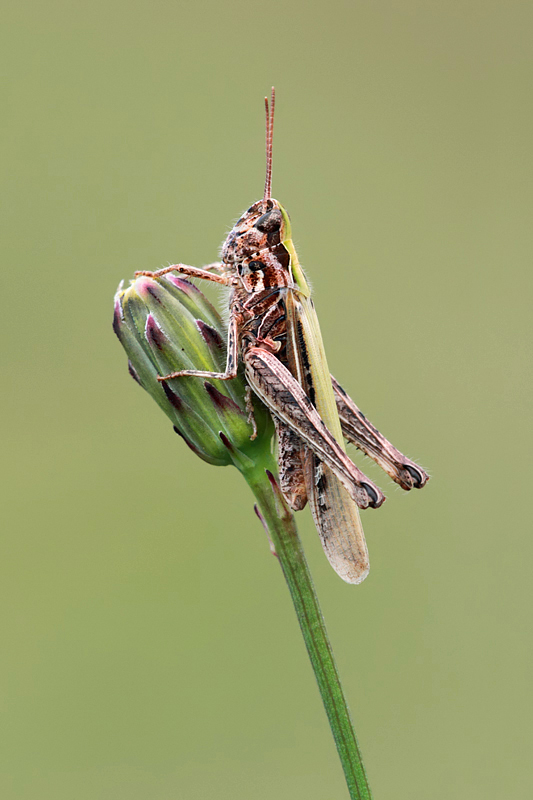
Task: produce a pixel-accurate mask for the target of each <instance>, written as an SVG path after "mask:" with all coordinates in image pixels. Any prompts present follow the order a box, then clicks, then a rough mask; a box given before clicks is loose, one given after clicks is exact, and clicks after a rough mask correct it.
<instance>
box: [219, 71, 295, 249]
mask: <svg viewBox="0 0 533 800" xmlns="http://www.w3.org/2000/svg"><path fill="white" fill-rule="evenodd" d="M275 97H276V93H275V91H274V87H272V94H271V99H270V107H269V104H268V98H267V97H265V112H266V178H265V193H264V195H263V199H262V200H258V201H257V203H254V204H253V206H250V208H249V209H248V211H246V212H245V213H244V214H243V215H242V217H241V218H240V219H239V220H238V221H237V223H236V224H235V226H234V227H233V229H232V230H231V231H230V234H229V236H228V238H227V239H226V241H225V242H224V244H223V246H222V258H223V259H224V261H226V262H229V263H230V264H237V265H238V264H239V263H242V262H243V261H244V260H249V259H253V257H254V255H256V254H259V253H260V252H261V251H264V250H266V249H270V250H272V249H273V248H276V247H277V246H278V245H280V244H282V243H283V242H284V241H285V240H286V239H290V238H291V229H290V222H289V215H288V214H287V212H286V211H285V209H284V208H283V207H282V206H281V205H280V203H278V201H277V200H274V198H273V197H272V133H273V129H274V103H275Z"/></svg>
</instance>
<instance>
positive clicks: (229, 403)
mask: <svg viewBox="0 0 533 800" xmlns="http://www.w3.org/2000/svg"><path fill="white" fill-rule="evenodd" d="M204 387H205V390H206V392H207V394H208V395H209V397H210V398H211V400H212V401H213V403H214V404H215V406H216V407H217V408H219V409H220V410H221V411H226V412H227V411H230V412H231V411H232V412H233V413H234V414H239V416H241V417H244V416H245V415H244V413H243V411H242V410H241V409H240V408H239V406H238V405H237V403H236V402H235V401H234V400H232V399H231V397H227V396H226V395H225V394H222V392H219V390H218V389H217V388H216V386H213V384H212V383H209V381H205V382H204Z"/></svg>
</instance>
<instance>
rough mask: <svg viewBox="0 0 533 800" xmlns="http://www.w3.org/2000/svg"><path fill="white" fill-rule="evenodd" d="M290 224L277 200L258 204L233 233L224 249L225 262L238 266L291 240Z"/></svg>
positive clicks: (259, 201) (243, 217)
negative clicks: (288, 238) (288, 239)
mask: <svg viewBox="0 0 533 800" xmlns="http://www.w3.org/2000/svg"><path fill="white" fill-rule="evenodd" d="M287 223H288V215H287V213H286V211H285V210H284V209H283V208H282V207H281V205H280V204H279V203H278V201H277V200H274V199H272V198H269V199H268V200H258V201H257V203H254V204H253V206H250V208H249V209H248V211H245V213H244V214H243V215H242V217H241V218H240V219H239V220H238V221H237V222H236V224H235V226H234V227H233V229H232V230H231V231H230V233H229V235H228V238H227V239H226V241H225V242H224V244H223V246H222V258H223V259H224V261H227V262H230V263H234V264H235V263H239V262H241V261H243V260H244V259H247V258H251V257H253V256H254V255H255V254H257V253H260V252H261V251H262V250H265V249H271V248H273V247H275V246H276V245H278V244H280V243H281V242H283V240H284V239H286V238H287V235H286V234H287V228H288V224H287ZM288 233H289V236H290V231H289V232H288Z"/></svg>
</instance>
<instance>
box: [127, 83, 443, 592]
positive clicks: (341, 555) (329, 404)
mask: <svg viewBox="0 0 533 800" xmlns="http://www.w3.org/2000/svg"><path fill="white" fill-rule="evenodd" d="M274 104H275V92H274V88H272V95H271V101H270V106H269V102H268V98H265V112H266V179H265V191H264V195H263V198H262V199H261V200H258V201H257V202H256V203H254V204H253V205H252V206H250V208H249V209H248V210H247V211H246V212H245V213H244V214H243V215H242V217H241V218H240V219H239V220H238V221H237V223H236V224H235V226H234V227H233V229H232V230H231V232H230V233H229V235H228V237H227V238H226V241H225V242H224V244H223V246H222V260H221V261H220V262H217V263H214V264H209V265H207V266H206V267H204V268H202V269H197V268H195V267H191V266H188V265H186V264H173V265H172V266H169V267H166V268H164V269H161V270H158V271H157V272H138V273H136V274H137V275H149V276H151V277H159V276H161V275H164V274H165V273H167V272H171V271H173V270H175V271H177V272H181V273H184V274H185V275H188V276H189V277H191V278H201V279H204V280H207V281H212V282H214V283H218V284H222V285H224V286H227V287H229V288H230V289H231V294H230V299H229V323H228V337H227V362H226V369H225V371H224V372H222V373H219V372H206V371H199V370H183V371H181V372H174V373H172V374H170V375H165V376H161V377H159V378H158V380H160V381H167V380H171V379H174V378H179V377H181V376H185V375H188V376H196V377H199V378H200V377H201V378H211V379H215V378H216V379H218V380H231V379H232V378H234V377H235V376H236V375H237V370H238V367H239V363H240V362H241V361H242V362H243V364H244V374H245V377H246V381H247V384H248V387H249V388H248V391H247V408H248V411H249V412H250V422H251V423H252V425H253V427H254V430H255V423H254V420H253V404H252V397H251V394H252V393H254V394H255V395H257V397H258V398H259V399H260V400H261V401H262V402H263V403H264V404H265V405H266V406H267V407H268V409H269V410H270V412H271V414H272V417H273V420H274V423H275V428H276V434H277V443H278V461H279V469H280V486H281V489H282V492H283V494H284V496H285V498H286V500H287V502H288V504H289V505H290V507H291V508H292V509H293V510H295V511H299V510H301V509H302V508H304V506H305V505H306V503H307V502H308V503H309V505H310V507H311V511H312V514H313V518H314V521H315V525H316V527H317V530H318V533H319V535H320V538H321V541H322V545H323V548H324V551H325V553H326V556H327V558H328V559H329V562H330V563H331V565H332V567H333V568H334V569H335V571H336V572H337V573H338V574H339V575H340V577H341V578H343V579H344V580H345V581H346V582H347V583H360V582H361V581H362V580H364V578H365V577H366V576H367V574H368V571H369V561H368V551H367V547H366V542H365V537H364V533H363V528H362V525H361V520H360V517H359V510H358V509H359V508H362V509H364V508H367V507H369V506H370V507H372V508H378V507H379V506H380V505H381V504H382V503H383V501H384V500H385V496H384V495H383V493H382V492H381V490H380V489H379V488H378V487H377V486H376V485H375V484H374V483H373V482H372V481H371V480H369V479H368V478H367V477H366V476H365V475H364V474H363V473H362V472H361V471H360V470H359V468H358V467H357V466H356V465H355V464H354V463H353V462H352V461H351V459H350V458H349V457H348V456H347V454H346V450H345V446H344V440H343V436H344V437H345V438H346V439H347V440H348V441H349V442H352V443H353V444H355V446H356V447H357V448H359V449H360V450H362V451H363V452H364V453H365V454H366V455H367V456H370V457H371V458H372V459H374V460H375V461H376V462H377V463H378V464H379V465H380V466H381V467H382V468H383V469H384V470H385V471H386V472H387V473H388V474H389V475H390V477H391V478H392V479H393V480H394V481H396V483H398V484H399V485H400V486H401V487H402V489H405V490H406V491H409V490H410V489H412V488H413V487H414V488H417V489H420V488H422V487H423V486H424V485H425V484H426V482H427V480H428V477H429V476H428V475H427V473H426V472H424V470H423V469H422V468H421V467H419V466H418V465H417V464H415V462H414V461H411V460H410V459H408V458H406V457H405V456H404V455H402V454H401V453H400V452H399V451H398V450H396V448H395V447H393V446H392V445H391V444H390V442H388V441H387V439H385V437H384V436H382V435H381V433H379V431H378V430H377V429H376V428H375V427H374V426H373V425H372V424H371V423H370V422H369V421H368V420H367V419H366V417H365V416H364V415H363V414H362V413H361V411H360V410H359V408H358V407H357V406H356V405H355V403H354V402H353V400H351V399H350V397H348V395H347V394H346V392H345V391H344V390H343V389H342V388H341V386H340V385H339V384H338V383H337V381H336V380H335V378H334V377H333V376H331V375H330V373H329V370H328V366H327V361H326V354H325V351H324V345H323V342H322V336H321V333H320V327H319V324H318V318H317V315H316V312H315V308H314V305H313V300H312V299H311V292H310V289H309V286H308V284H307V281H306V279H305V276H304V273H303V270H302V268H301V266H300V263H299V261H298V256H297V254H296V250H295V248H294V245H293V242H292V238H291V226H290V221H289V216H288V214H287V212H286V211H285V209H284V208H283V206H282V205H281V204H280V203H279V202H278V201H277V200H274V198H273V197H272V195H271V187H272V136H273V126H274ZM254 435H255V433H252V437H253V436H254Z"/></svg>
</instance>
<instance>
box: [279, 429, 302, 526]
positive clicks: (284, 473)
mask: <svg viewBox="0 0 533 800" xmlns="http://www.w3.org/2000/svg"><path fill="white" fill-rule="evenodd" d="M273 419H274V426H275V428H276V438H277V441H278V467H279V484H280V488H281V491H282V492H283V495H284V497H285V500H286V501H287V503H288V504H289V506H290V507H291V508H292V510H293V511H301V510H302V509H303V508H305V506H306V504H307V490H306V488H305V475H304V468H303V463H302V454H303V452H302V451H303V448H304V445H303V443H302V440H301V439H300V438H299V437H298V436H296V434H295V433H293V431H291V429H290V428H289V427H287V425H284V424H283V422H280V421H279V419H278V418H277V417H274V418H273Z"/></svg>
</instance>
